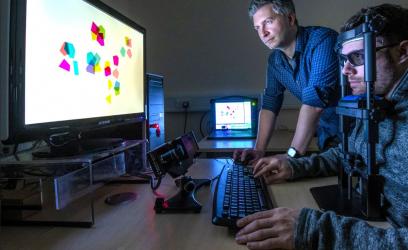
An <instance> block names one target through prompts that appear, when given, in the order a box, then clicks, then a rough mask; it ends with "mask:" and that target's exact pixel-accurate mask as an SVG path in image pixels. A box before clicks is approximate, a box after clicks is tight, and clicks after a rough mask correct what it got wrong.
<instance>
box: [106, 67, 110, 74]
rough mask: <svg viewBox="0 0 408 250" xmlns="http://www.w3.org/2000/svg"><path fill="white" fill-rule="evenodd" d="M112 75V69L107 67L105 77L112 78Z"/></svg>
mask: <svg viewBox="0 0 408 250" xmlns="http://www.w3.org/2000/svg"><path fill="white" fill-rule="evenodd" d="M110 74H111V68H110V67H106V68H105V76H110Z"/></svg>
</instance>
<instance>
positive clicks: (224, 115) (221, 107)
mask: <svg viewBox="0 0 408 250" xmlns="http://www.w3.org/2000/svg"><path fill="white" fill-rule="evenodd" d="M215 126H216V127H215V128H216V129H251V128H252V115H251V102H250V101H243V102H217V103H215Z"/></svg>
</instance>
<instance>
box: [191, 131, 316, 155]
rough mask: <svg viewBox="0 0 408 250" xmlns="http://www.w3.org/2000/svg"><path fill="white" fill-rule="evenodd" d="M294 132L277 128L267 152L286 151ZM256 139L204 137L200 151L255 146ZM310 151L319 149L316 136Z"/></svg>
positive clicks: (231, 149)
mask: <svg viewBox="0 0 408 250" xmlns="http://www.w3.org/2000/svg"><path fill="white" fill-rule="evenodd" d="M293 135H294V132H293V131H287V130H277V131H275V132H274V133H273V135H272V138H271V140H270V141H269V144H268V147H267V149H266V150H267V152H286V151H287V150H288V148H289V147H290V144H291V143H292V139H293ZM254 146H255V139H216V140H209V139H207V137H205V138H203V139H202V140H201V141H200V142H199V143H198V147H199V151H200V152H202V153H213V152H219V153H221V152H223V153H231V152H233V151H234V150H235V149H245V148H253V147H254ZM308 151H318V147H317V140H316V138H315V137H314V138H313V139H312V142H311V143H310V146H309V148H308Z"/></svg>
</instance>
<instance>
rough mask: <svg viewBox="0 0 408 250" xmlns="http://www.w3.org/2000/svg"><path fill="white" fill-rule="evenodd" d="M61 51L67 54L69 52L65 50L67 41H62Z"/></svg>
mask: <svg viewBox="0 0 408 250" xmlns="http://www.w3.org/2000/svg"><path fill="white" fill-rule="evenodd" d="M60 51H61V53H62V54H63V55H64V56H66V55H67V52H66V51H65V42H63V43H62V46H61V49H60Z"/></svg>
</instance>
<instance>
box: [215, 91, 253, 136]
mask: <svg viewBox="0 0 408 250" xmlns="http://www.w3.org/2000/svg"><path fill="white" fill-rule="evenodd" d="M211 118H212V120H213V125H212V132H211V133H210V135H209V136H208V139H244V138H256V133H257V127H258V125H257V124H258V100H257V99H256V98H251V97H243V96H232V97H221V98H217V99H212V100H211Z"/></svg>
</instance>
